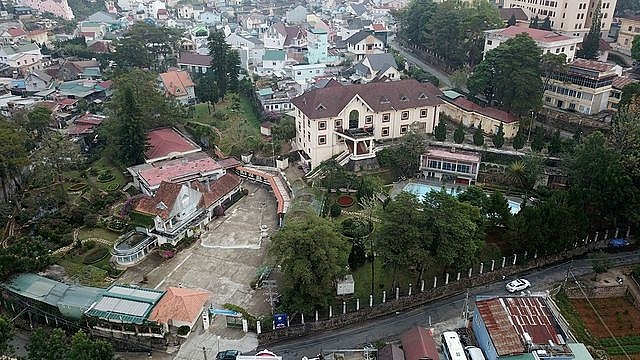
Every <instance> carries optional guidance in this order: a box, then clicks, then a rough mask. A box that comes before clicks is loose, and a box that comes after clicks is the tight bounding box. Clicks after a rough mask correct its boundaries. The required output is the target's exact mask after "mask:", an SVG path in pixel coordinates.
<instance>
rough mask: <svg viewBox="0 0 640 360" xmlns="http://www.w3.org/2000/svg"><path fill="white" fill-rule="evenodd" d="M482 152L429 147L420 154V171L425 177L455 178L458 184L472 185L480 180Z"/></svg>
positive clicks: (447, 179)
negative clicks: (425, 151)
mask: <svg viewBox="0 0 640 360" xmlns="http://www.w3.org/2000/svg"><path fill="white" fill-rule="evenodd" d="M479 169H480V154H478V153H474V152H466V151H459V150H456V149H455V148H452V149H445V148H429V150H428V151H427V153H426V154H424V155H420V171H421V172H422V174H423V176H424V177H425V179H435V180H438V181H447V182H448V181H450V180H453V182H454V183H456V184H463V185H471V184H474V183H475V182H476V180H478V170H479Z"/></svg>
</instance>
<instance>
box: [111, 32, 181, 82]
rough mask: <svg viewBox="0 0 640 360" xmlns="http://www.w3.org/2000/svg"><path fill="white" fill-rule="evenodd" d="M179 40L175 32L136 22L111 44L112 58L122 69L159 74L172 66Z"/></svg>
mask: <svg viewBox="0 0 640 360" xmlns="http://www.w3.org/2000/svg"><path fill="white" fill-rule="evenodd" d="M180 36H181V34H180V32H179V31H178V30H176V29H172V28H168V27H161V26H155V25H150V24H147V23H145V22H137V23H135V24H134V25H133V26H131V27H130V28H129V30H128V31H127V32H126V33H125V34H124V36H122V37H120V38H118V39H117V40H116V41H115V53H114V54H113V58H114V60H115V61H116V63H117V64H118V66H119V67H122V68H125V69H131V68H143V69H150V70H153V71H156V72H163V71H166V70H167V69H168V67H169V66H175V65H176V58H177V53H178V51H179V50H180Z"/></svg>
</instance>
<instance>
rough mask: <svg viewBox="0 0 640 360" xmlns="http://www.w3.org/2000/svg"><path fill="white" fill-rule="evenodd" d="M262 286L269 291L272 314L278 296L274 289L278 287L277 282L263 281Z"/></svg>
mask: <svg viewBox="0 0 640 360" xmlns="http://www.w3.org/2000/svg"><path fill="white" fill-rule="evenodd" d="M262 286H264V287H265V288H266V289H267V296H268V297H269V304H270V305H271V314H273V312H274V308H275V306H274V301H275V296H277V295H278V293H277V292H276V291H274V289H275V288H276V287H277V286H278V285H277V284H276V281H275V280H262Z"/></svg>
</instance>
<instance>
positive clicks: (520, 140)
mask: <svg viewBox="0 0 640 360" xmlns="http://www.w3.org/2000/svg"><path fill="white" fill-rule="evenodd" d="M526 141H527V137H526V136H525V135H524V133H523V132H522V127H520V128H519V129H518V132H517V133H516V136H515V137H514V138H513V148H514V149H516V150H520V149H522V148H523V147H524V143H525V142H526Z"/></svg>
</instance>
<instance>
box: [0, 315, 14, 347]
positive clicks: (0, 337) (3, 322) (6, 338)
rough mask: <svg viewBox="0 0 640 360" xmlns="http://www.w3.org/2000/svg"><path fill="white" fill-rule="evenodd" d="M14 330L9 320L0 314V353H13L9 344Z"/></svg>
mask: <svg viewBox="0 0 640 360" xmlns="http://www.w3.org/2000/svg"><path fill="white" fill-rule="evenodd" d="M13 336H14V331H13V324H11V321H9V320H7V319H6V318H4V317H1V316H0V355H11V354H13V346H12V345H11V344H9V342H10V341H11V340H13Z"/></svg>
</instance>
